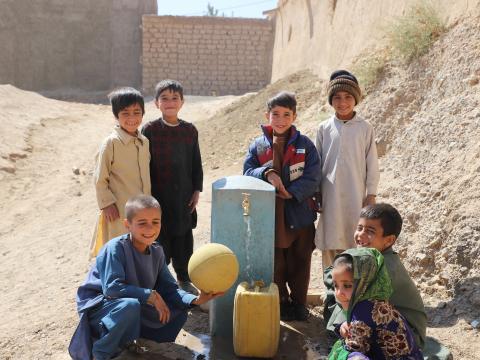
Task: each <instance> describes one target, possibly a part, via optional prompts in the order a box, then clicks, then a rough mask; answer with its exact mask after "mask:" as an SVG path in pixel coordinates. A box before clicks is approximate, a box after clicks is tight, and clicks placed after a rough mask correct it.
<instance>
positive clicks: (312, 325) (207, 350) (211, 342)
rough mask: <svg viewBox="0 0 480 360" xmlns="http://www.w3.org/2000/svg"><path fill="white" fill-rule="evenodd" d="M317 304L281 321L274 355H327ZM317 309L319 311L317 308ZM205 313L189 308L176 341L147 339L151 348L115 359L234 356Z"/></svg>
mask: <svg viewBox="0 0 480 360" xmlns="http://www.w3.org/2000/svg"><path fill="white" fill-rule="evenodd" d="M319 309H320V308H319V307H318V308H313V309H311V316H310V318H309V319H308V321H306V322H298V321H292V322H288V323H282V326H281V329H280V342H279V347H278V352H277V355H276V356H275V357H274V358H273V359H295V360H320V359H326V356H327V355H328V350H329V347H330V346H331V340H330V339H329V338H328V335H327V334H326V332H325V330H324V324H323V318H322V317H321V315H320V312H319V311H320V310H319ZM317 310H318V311H317ZM208 328H209V326H208V314H206V313H203V312H201V311H199V310H195V311H192V312H191V313H190V315H189V318H188V321H187V323H186V324H185V327H184V329H183V330H182V331H181V332H180V334H179V335H178V337H177V340H176V342H175V343H170V344H156V343H154V342H147V344H148V346H149V348H150V351H149V352H148V353H146V354H141V355H138V354H132V353H129V352H127V351H124V352H123V353H122V354H121V355H120V356H119V357H118V358H117V359H118V360H133V359H152V360H153V359H156V360H167V359H168V360H171V359H174V360H184V359H185V360H187V359H196V360H234V359H248V358H238V357H236V356H235V355H234V352H233V345H232V342H231V341H230V340H225V339H222V338H221V337H215V338H213V339H212V337H211V336H210V335H209V330H208Z"/></svg>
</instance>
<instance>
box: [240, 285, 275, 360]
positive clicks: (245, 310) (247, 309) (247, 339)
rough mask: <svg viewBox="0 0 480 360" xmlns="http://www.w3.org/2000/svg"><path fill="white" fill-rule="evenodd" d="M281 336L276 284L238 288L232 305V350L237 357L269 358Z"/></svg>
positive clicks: (273, 354)
mask: <svg viewBox="0 0 480 360" xmlns="http://www.w3.org/2000/svg"><path fill="white" fill-rule="evenodd" d="M279 336H280V304H279V298H278V287H277V285H276V284H275V283H271V284H270V285H269V286H265V285H264V283H263V282H262V281H257V282H255V283H254V285H253V286H252V287H250V286H249V285H248V283H247V282H245V281H244V282H242V283H240V284H239V285H238V287H237V291H236V292H235V302H234V306H233V348H234V350H235V354H236V355H237V356H248V357H260V358H271V357H273V356H275V354H276V352H277V348H278V339H279Z"/></svg>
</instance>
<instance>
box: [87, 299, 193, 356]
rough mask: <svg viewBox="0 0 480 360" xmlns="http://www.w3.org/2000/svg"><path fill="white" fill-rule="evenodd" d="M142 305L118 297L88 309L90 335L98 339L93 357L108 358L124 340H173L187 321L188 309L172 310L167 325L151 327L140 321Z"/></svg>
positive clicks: (95, 342) (93, 349) (135, 301)
mask: <svg viewBox="0 0 480 360" xmlns="http://www.w3.org/2000/svg"><path fill="white" fill-rule="evenodd" d="M141 306H142V305H141V304H140V302H139V301H138V300H137V299H131V298H121V299H114V300H106V301H104V302H103V303H102V304H101V305H100V306H98V307H96V308H94V309H91V310H90V311H89V312H88V321H89V324H90V329H91V330H92V336H93V337H95V338H96V339H97V340H96V341H94V342H93V347H92V354H93V356H94V357H95V359H96V360H106V359H110V358H111V357H112V356H113V355H115V354H117V353H118V352H119V351H121V349H122V348H123V347H124V346H125V345H126V344H127V343H129V342H132V341H133V340H136V339H138V338H140V337H142V338H145V339H149V340H153V341H156V342H172V341H175V338H176V337H177V335H178V333H179V332H180V329H181V328H182V327H183V324H185V321H187V312H186V311H185V310H183V311H182V310H176V309H175V310H173V309H171V313H170V321H169V322H168V323H167V324H165V325H164V326H162V327H160V328H150V327H147V326H144V325H142V324H141V318H140V309H141ZM172 310H173V311H172Z"/></svg>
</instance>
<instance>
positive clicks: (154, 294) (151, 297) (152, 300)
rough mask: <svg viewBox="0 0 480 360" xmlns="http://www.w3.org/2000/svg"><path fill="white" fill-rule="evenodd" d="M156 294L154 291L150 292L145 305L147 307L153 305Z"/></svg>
mask: <svg viewBox="0 0 480 360" xmlns="http://www.w3.org/2000/svg"><path fill="white" fill-rule="evenodd" d="M156 294H157V291H156V290H152V291H151V293H150V295H149V297H148V299H147V304H149V305H153V304H154V303H155V298H156V296H157V295H156Z"/></svg>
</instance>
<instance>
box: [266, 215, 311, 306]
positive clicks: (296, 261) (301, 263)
mask: <svg viewBox="0 0 480 360" xmlns="http://www.w3.org/2000/svg"><path fill="white" fill-rule="evenodd" d="M295 233H296V234H295V235H296V236H295V240H294V241H293V243H292V244H291V245H290V246H289V247H288V248H278V247H275V265H274V274H273V278H274V282H275V283H276V284H277V286H278V291H279V295H280V301H281V302H286V301H288V298H289V297H290V298H291V299H292V301H293V302H296V303H298V304H303V305H306V303H307V292H308V285H309V283H310V264H311V261H312V252H313V250H314V248H315V244H314V238H315V226H314V225H313V224H312V225H311V226H308V227H305V228H303V229H299V230H296V231H295ZM287 285H288V288H289V289H290V295H289V293H288V289H287Z"/></svg>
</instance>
